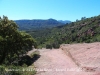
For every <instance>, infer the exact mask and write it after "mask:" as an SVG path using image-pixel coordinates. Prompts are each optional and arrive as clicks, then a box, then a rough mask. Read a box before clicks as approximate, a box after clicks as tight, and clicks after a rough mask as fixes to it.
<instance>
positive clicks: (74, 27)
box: [28, 15, 100, 47]
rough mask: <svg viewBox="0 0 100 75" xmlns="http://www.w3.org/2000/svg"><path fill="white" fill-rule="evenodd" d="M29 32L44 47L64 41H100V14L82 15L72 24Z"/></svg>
mask: <svg viewBox="0 0 100 75" xmlns="http://www.w3.org/2000/svg"><path fill="white" fill-rule="evenodd" d="M28 33H30V34H31V35H32V36H33V37H35V38H36V39H37V42H38V44H39V45H40V46H42V47H46V45H51V46H54V45H59V44H62V43H67V44H68V43H80V42H87V43H89V42H97V41H100V15H99V16H94V17H91V18H85V17H82V19H81V20H76V22H72V23H70V24H65V25H63V26H58V27H55V28H52V29H44V30H41V31H36V32H34V31H33V32H32V31H28Z"/></svg>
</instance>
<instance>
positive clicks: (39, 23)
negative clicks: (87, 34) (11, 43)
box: [15, 19, 64, 30]
mask: <svg viewBox="0 0 100 75" xmlns="http://www.w3.org/2000/svg"><path fill="white" fill-rule="evenodd" d="M15 22H16V23H17V24H18V26H19V29H20V30H33V29H42V28H52V27H57V26H61V25H64V23H62V22H59V21H57V20H55V19H48V20H42V19H34V20H15Z"/></svg>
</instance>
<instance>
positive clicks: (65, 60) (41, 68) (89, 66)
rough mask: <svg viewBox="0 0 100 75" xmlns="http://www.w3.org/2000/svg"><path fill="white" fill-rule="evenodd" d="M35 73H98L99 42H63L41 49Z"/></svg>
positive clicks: (40, 74)
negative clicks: (57, 45)
mask: <svg viewBox="0 0 100 75" xmlns="http://www.w3.org/2000/svg"><path fill="white" fill-rule="evenodd" d="M39 51H40V55H41V57H40V58H39V59H38V60H37V61H36V62H35V63H34V65H35V67H36V70H37V74H36V75H100V70H99V69H100V43H99V42H97V43H89V44H87V43H83V44H63V45H61V47H60V49H52V50H50V49H41V50H39Z"/></svg>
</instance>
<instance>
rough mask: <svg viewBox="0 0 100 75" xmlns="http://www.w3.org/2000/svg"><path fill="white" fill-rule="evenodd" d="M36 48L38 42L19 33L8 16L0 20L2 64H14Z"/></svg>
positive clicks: (0, 54) (25, 34) (0, 57)
mask: <svg viewBox="0 0 100 75" xmlns="http://www.w3.org/2000/svg"><path fill="white" fill-rule="evenodd" d="M33 45H34V47H36V46H37V45H36V41H35V40H34V39H33V38H32V37H31V36H30V35H29V34H27V33H25V32H22V31H19V30H18V27H17V25H16V23H15V22H13V21H12V20H9V19H8V18H7V17H6V16H3V18H0V64H4V63H5V64H12V62H13V61H15V60H19V56H20V55H23V54H26V52H27V51H29V50H31V49H32V46H33Z"/></svg>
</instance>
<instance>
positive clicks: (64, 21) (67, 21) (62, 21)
mask: <svg viewBox="0 0 100 75" xmlns="http://www.w3.org/2000/svg"><path fill="white" fill-rule="evenodd" d="M58 21H59V22H61V23H64V24H66V23H71V21H69V20H58Z"/></svg>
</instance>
